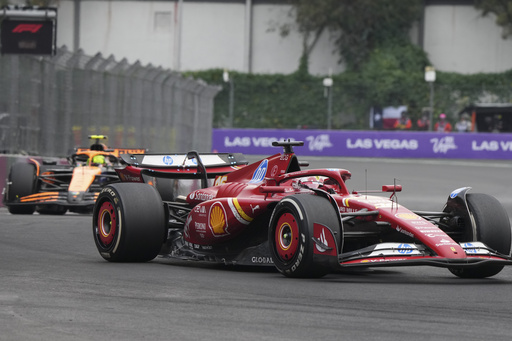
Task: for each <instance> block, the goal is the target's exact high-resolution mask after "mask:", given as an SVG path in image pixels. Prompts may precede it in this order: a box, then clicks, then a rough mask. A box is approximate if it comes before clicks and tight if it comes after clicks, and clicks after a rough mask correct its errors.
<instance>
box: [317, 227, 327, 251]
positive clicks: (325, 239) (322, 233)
mask: <svg viewBox="0 0 512 341" xmlns="http://www.w3.org/2000/svg"><path fill="white" fill-rule="evenodd" d="M318 239H320V241H321V242H322V244H324V245H325V246H327V247H329V244H328V242H327V238H325V228H322V232H320V238H318ZM315 247H316V249H317V250H318V251H319V252H322V253H323V252H325V251H327V250H328V249H326V248H324V247H322V246H320V245H318V244H316V243H315Z"/></svg>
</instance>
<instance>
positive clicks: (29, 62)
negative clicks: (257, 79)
mask: <svg viewBox="0 0 512 341" xmlns="http://www.w3.org/2000/svg"><path fill="white" fill-rule="evenodd" d="M220 90H221V88H220V87H219V86H211V85H207V84H206V83H205V82H203V81H202V80H194V79H192V78H184V77H182V76H181V75H180V74H179V73H176V72H173V71H170V70H164V69H162V68H156V67H153V66H151V65H149V66H141V65H140V63H139V62H136V63H134V64H129V63H128V62H127V61H126V60H125V59H124V60H122V61H120V62H117V61H115V60H114V57H113V56H110V57H108V58H104V57H103V56H102V55H101V54H97V55H95V56H94V57H91V56H86V55H84V54H83V52H82V51H78V52H77V53H72V52H70V51H68V50H67V49H66V48H65V47H63V48H60V49H59V50H58V53H57V54H56V55H55V56H53V57H34V56H24V55H2V56H0V153H7V154H28V155H43V156H67V155H69V153H70V152H71V151H72V150H73V148H74V147H76V146H87V145H88V144H89V141H88V140H87V136H88V135H91V134H104V135H107V136H108V137H109V140H108V141H107V144H108V145H109V146H111V147H119V148H121V147H123V148H147V149H149V151H150V152H155V153H160V152H161V153H169V152H185V151H189V150H192V149H195V150H198V151H202V152H208V151H210V149H211V134H212V133H211V128H212V121H213V107H214V97H215V95H216V94H217V93H218V92H219V91H220Z"/></svg>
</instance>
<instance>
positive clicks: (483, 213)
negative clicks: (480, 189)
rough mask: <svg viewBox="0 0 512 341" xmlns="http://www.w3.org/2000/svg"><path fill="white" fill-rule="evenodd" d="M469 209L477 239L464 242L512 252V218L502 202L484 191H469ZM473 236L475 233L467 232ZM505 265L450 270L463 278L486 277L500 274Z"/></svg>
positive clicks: (504, 252) (508, 252)
mask: <svg viewBox="0 0 512 341" xmlns="http://www.w3.org/2000/svg"><path fill="white" fill-rule="evenodd" d="M466 200H467V203H468V207H469V211H470V213H471V215H472V216H473V219H474V222H475V226H476V231H475V232H476V239H475V238H474V237H471V238H466V239H469V240H464V241H463V242H472V241H479V242H482V243H484V244H486V245H487V246H488V247H489V248H491V249H493V250H496V251H498V252H499V253H502V254H505V255H509V254H510V246H511V245H510V243H511V241H510V236H511V230H510V220H509V217H508V214H507V212H506V211H505V209H504V208H503V206H502V205H501V203H500V202H499V201H498V200H497V199H496V198H494V197H492V196H490V195H487V194H482V193H468V194H467V197H466ZM466 235H469V236H472V235H474V233H467V234H466ZM503 267H504V266H503V265H496V264H487V265H486V264H484V265H480V266H475V267H470V268H467V267H464V268H450V269H449V270H450V272H452V273H453V274H454V275H456V276H459V277H462V278H485V277H491V276H494V275H496V274H498V273H499V272H500V271H501V270H502V269H503Z"/></svg>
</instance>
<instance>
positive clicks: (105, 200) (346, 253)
mask: <svg viewBox="0 0 512 341" xmlns="http://www.w3.org/2000/svg"><path fill="white" fill-rule="evenodd" d="M273 145H274V146H281V147H283V149H284V151H283V152H282V153H278V154H275V155H272V156H270V157H267V158H265V159H262V160H260V161H258V162H255V163H253V164H250V165H246V164H245V163H244V162H243V158H242V157H241V156H240V155H235V154H201V155H199V154H197V153H195V152H191V153H188V154H183V155H125V156H123V160H124V161H125V163H126V164H127V165H126V167H123V168H118V169H116V171H117V172H118V173H119V177H120V178H121V179H123V181H125V182H126V183H125V182H123V183H116V184H112V185H108V186H106V187H105V188H104V189H103V190H102V191H101V193H100V195H99V197H98V200H97V201H96V204H95V207H94V212H93V234H94V240H95V243H96V246H97V249H98V251H99V253H100V255H101V256H102V257H103V258H104V259H106V260H108V261H110V262H127V261H135V262H144V261H150V260H152V259H154V258H155V257H156V256H158V255H160V256H164V257H170V258H177V259H183V260H199V261H211V262H220V263H225V264H240V265H269V266H275V267H276V268H277V269H278V270H279V271H280V272H281V273H283V274H284V275H285V276H288V277H321V276H323V275H325V274H327V273H330V272H336V271H340V270H343V269H347V268H361V267H380V266H407V265H431V266H437V267H444V268H447V269H448V270H449V271H451V272H452V273H453V274H455V275H456V276H459V277H465V278H483V277H490V276H493V275H496V274H498V273H499V272H500V271H501V270H502V269H503V267H504V266H505V265H510V264H512V258H511V257H510V248H511V227H510V221H509V218H508V215H507V213H506V211H505V210H504V208H503V207H502V205H501V204H500V203H499V202H498V201H497V200H496V199H495V198H494V197H492V196H489V195H486V194H480V193H469V191H470V187H464V188H459V189H456V190H454V191H452V193H451V194H450V195H449V197H448V198H447V202H446V203H445V205H444V208H443V210H442V211H439V212H425V211H413V210H410V209H408V208H406V207H404V206H402V205H400V204H399V203H398V200H397V192H400V191H401V190H402V188H401V186H400V185H397V184H393V185H385V186H382V190H379V191H353V192H349V191H348V190H347V187H346V185H345V182H346V181H348V180H349V179H350V178H351V173H350V172H349V171H348V170H346V169H305V167H307V163H306V162H300V161H299V160H298V158H297V156H296V155H295V154H294V152H293V147H294V146H302V145H303V142H299V141H282V142H277V141H276V142H274V143H273ZM199 182H200V185H199ZM148 184H151V185H148ZM377 192H378V193H382V194H381V195H378V194H377ZM386 193H387V195H383V194H386Z"/></svg>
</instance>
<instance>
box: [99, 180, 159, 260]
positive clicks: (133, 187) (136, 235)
mask: <svg viewBox="0 0 512 341" xmlns="http://www.w3.org/2000/svg"><path fill="white" fill-rule="evenodd" d="M92 231H93V236H94V242H95V243H96V247H97V249H98V251H99V253H100V255H101V256H102V257H103V258H104V259H106V260H108V261H109V262H147V261H150V260H152V259H153V258H155V257H156V256H157V255H158V253H159V251H160V248H161V247H162V244H163V242H164V240H165V232H166V221H165V211H164V206H163V203H162V199H161V198H160V195H159V194H158V191H156V189H155V188H153V187H152V186H149V185H147V184H142V183H118V184H112V185H109V186H107V187H105V188H104V189H103V190H102V191H101V193H100V195H99V196H98V199H97V200H96V204H95V206H94V211H93V224H92Z"/></svg>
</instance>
